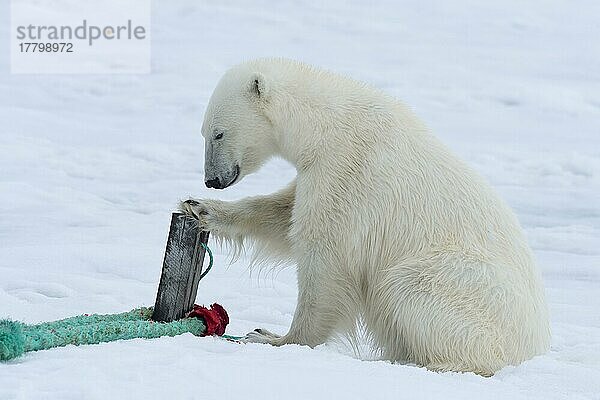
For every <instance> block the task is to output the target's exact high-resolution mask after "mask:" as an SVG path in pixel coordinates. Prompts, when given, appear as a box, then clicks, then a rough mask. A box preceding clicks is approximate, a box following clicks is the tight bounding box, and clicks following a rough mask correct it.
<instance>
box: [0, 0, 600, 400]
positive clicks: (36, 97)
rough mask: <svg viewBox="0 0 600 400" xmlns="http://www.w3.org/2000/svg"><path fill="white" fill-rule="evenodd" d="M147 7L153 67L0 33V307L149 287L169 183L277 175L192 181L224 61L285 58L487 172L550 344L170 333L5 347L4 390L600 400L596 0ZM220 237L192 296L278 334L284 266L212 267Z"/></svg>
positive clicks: (285, 177)
mask: <svg viewBox="0 0 600 400" xmlns="http://www.w3.org/2000/svg"><path fill="white" fill-rule="evenodd" d="M209 3H210V4H209ZM8 6H9V5H8V1H6V0H4V1H2V2H1V3H0V35H1V36H2V37H7V35H8V26H9V20H8V15H9V12H8V11H9V7H8ZM152 18H153V19H152V23H153V26H152V40H153V44H152V70H153V72H152V74H149V75H83V76H74V75H73V76H70V75H46V76H45V75H11V74H10V73H9V60H8V57H6V55H7V54H8V48H7V46H8V40H3V41H1V42H0V55H1V56H0V120H1V121H2V124H1V125H0V276H1V278H0V317H11V318H14V319H19V320H24V321H26V322H37V321H44V320H53V319H57V318H63V317H67V316H72V315H77V314H81V313H86V312H87V313H89V312H96V313H110V312H119V311H125V310H129V309H132V308H134V307H136V306H139V305H149V304H152V303H153V301H154V296H155V294H156V287H157V284H158V278H159V275H160V268H161V262H162V256H163V251H164V245H165V239H166V234H167V229H168V225H169V218H170V217H169V214H170V212H171V210H173V208H174V206H175V204H176V203H177V201H178V200H179V199H182V198H186V197H187V196H188V195H193V196H196V197H219V198H222V199H237V198H240V197H243V196H246V195H250V194H257V193H267V192H272V191H274V190H276V189H278V188H280V187H282V186H283V185H285V183H286V182H288V181H289V180H291V179H292V177H293V176H294V170H293V168H291V167H290V166H289V165H287V164H285V163H284V162H282V161H274V162H272V163H270V164H269V165H268V166H266V167H265V168H264V169H262V170H261V171H260V173H257V174H255V175H253V176H249V177H247V178H246V179H245V180H244V181H243V182H241V183H240V184H238V185H236V186H235V187H233V188H231V189H229V190H226V191H224V192H215V191H209V190H207V189H206V188H205V187H204V185H203V171H202V165H203V159H202V158H203V143H202V138H201V136H200V132H199V128H200V125H201V120H202V114H203V110H204V107H205V106H206V103H207V101H208V98H209V96H210V93H211V91H212V89H213V87H214V86H215V84H216V82H217V80H218V78H219V77H220V75H221V74H222V73H223V72H224V71H225V70H226V69H227V68H228V67H229V66H231V65H233V64H235V63H237V62H239V61H241V60H244V59H247V58H252V57H257V56H287V57H291V58H296V59H300V60H303V61H306V62H310V63H314V64H317V65H320V66H323V67H327V68H330V69H333V70H335V71H338V72H342V73H347V74H350V75H352V76H354V77H355V78H358V79H361V80H365V81H367V82H370V83H372V84H373V85H375V86H378V87H380V88H382V89H384V90H386V91H388V92H390V93H392V94H394V95H396V96H397V97H399V98H401V99H402V100H403V101H405V102H406V103H407V104H409V105H411V107H413V108H414V110H415V111H416V113H417V114H418V115H420V116H421V118H422V119H423V120H424V121H426V123H427V124H428V125H429V126H430V127H431V129H432V130H433V131H434V132H435V133H436V134H437V135H438V136H439V137H440V138H441V139H442V140H443V141H444V142H445V143H447V144H448V145H449V146H450V147H451V148H453V149H454V150H455V151H456V152H457V153H458V154H459V155H461V156H462V157H463V158H465V159H467V160H468V161H469V162H470V163H471V164H472V165H474V166H475V167H476V168H477V169H478V170H479V171H480V172H481V173H482V174H483V175H484V176H486V177H487V178H488V179H489V180H490V181H491V183H492V184H493V186H494V187H495V188H496V189H497V190H498V191H499V192H500V193H501V194H502V196H503V197H504V198H506V199H507V200H508V202H509V203H510V204H511V205H512V206H513V207H514V209H515V210H516V212H517V214H518V216H519V218H520V220H521V222H522V224H523V226H524V228H525V230H526V232H527V235H528V237H529V240H530V242H531V245H532V247H533V248H534V250H535V253H536V256H537V258H538V260H539V264H540V266H541V268H542V271H543V277H544V283H545V286H546V291H547V296H548V301H549V306H550V310H551V317H552V327H553V341H552V348H551V350H550V352H549V353H548V354H546V355H543V356H540V357H536V358H535V359H533V360H531V361H528V362H525V363H524V364H522V365H520V366H518V367H508V368H505V369H504V370H502V371H500V372H499V373H498V374H496V375H495V376H494V377H492V378H482V377H479V376H476V375H473V374H458V373H444V374H438V373H432V372H428V371H426V370H424V369H422V368H417V367H414V366H402V365H393V364H390V363H388V362H383V361H361V360H358V359H356V358H354V357H353V356H352V355H351V354H350V353H349V352H348V351H347V350H346V349H345V348H344V347H342V346H340V345H337V344H329V345H324V346H320V347H318V348H316V349H314V350H311V349H309V348H307V347H301V346H284V347H282V348H273V347H270V346H265V345H258V344H249V345H240V344H235V343H230V342H227V341H224V340H220V339H215V338H196V337H193V336H191V335H183V336H180V337H176V338H161V339H157V340H148V341H145V340H132V341H127V342H117V343H110V344H101V345H96V346H84V347H73V346H70V347H66V348H60V349H56V350H50V351H43V352H37V353H29V354H27V355H26V356H24V357H22V358H19V359H17V360H14V361H12V362H8V363H4V364H0V399H61V400H65V399H102V400H104V399H155V398H156V399H159V398H172V399H218V398H221V399H236V398H250V399H252V398H263V399H271V398H272V399H303V400H306V399H316V398H339V399H367V398H375V399H388V398H389V399H391V398H394V399H398V398H425V399H431V398H443V399H454V398H456V399H458V398H475V399H504V398H506V399H509V398H510V399H521V398H522V399H538V398H539V399H563V398H569V399H599V398H600V379H599V377H600V291H599V289H600V287H599V284H598V283H599V281H600V239H599V237H600V149H599V145H600V40H599V38H600V24H598V21H599V20H600V3H599V2H597V1H572V2H566V1H550V0H549V1H537V0H535V1H527V2H523V1H518V0H506V1H501V2H481V1H475V0H468V1H460V2H435V4H433V3H431V4H430V3H428V2H424V1H420V0H411V1H404V2H394V1H391V0H390V1H382V2H376V3H373V2H367V1H356V2H346V1H342V0H334V1H328V2H308V1H284V0H282V1H277V2H275V1H266V0H263V1H258V2H254V3H253V4H252V5H250V4H249V3H247V2H243V1H239V2H197V1H194V0H185V1H184V0H181V1H177V2H166V1H162V2H158V1H156V2H154V3H153V17H152ZM215 253H216V266H215V268H214V269H213V271H212V272H211V273H210V274H209V275H208V276H207V278H206V279H205V280H204V281H202V283H201V285H200V289H199V294H198V298H197V302H199V303H204V304H210V303H212V302H214V301H218V302H220V303H221V304H223V305H224V306H225V307H226V308H227V310H228V311H229V313H230V315H231V319H232V322H231V325H230V327H229V330H228V332H229V333H232V334H243V333H245V332H247V331H249V330H252V329H254V328H256V327H265V328H267V329H270V330H273V331H276V332H280V333H284V332H285V331H286V330H287V328H288V327H289V324H290V322H291V319H292V314H293V311H294V306H295V300H296V283H295V276H294V272H293V269H287V270H284V271H282V272H280V273H278V274H265V273H263V274H259V273H253V274H250V272H249V271H248V259H247V258H242V259H241V260H240V261H238V262H237V263H235V264H233V265H232V266H230V267H228V266H227V250H226V249H219V248H215Z"/></svg>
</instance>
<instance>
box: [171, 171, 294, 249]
mask: <svg viewBox="0 0 600 400" xmlns="http://www.w3.org/2000/svg"><path fill="white" fill-rule="evenodd" d="M295 193H296V183H295V181H294V182H292V183H291V184H290V185H289V186H287V187H286V188H284V189H283V190H281V191H279V192H276V193H273V194H270V195H266V196H254V197H247V198H245V199H242V200H238V201H232V202H227V201H221V200H194V199H189V200H186V201H183V202H181V204H180V205H179V209H180V210H181V211H182V212H184V213H185V214H187V215H189V216H191V217H193V218H195V219H196V220H197V221H198V225H199V227H200V228H201V229H204V230H207V231H211V232H212V233H214V234H215V235H216V236H218V237H221V238H226V239H231V240H239V239H244V238H247V237H249V238H251V239H253V240H255V241H257V242H258V244H260V245H263V246H264V247H266V248H267V249H268V250H269V251H270V252H272V253H277V254H278V255H289V254H290V252H291V250H290V243H289V239H288V231H289V228H290V224H291V219H292V208H293V207H294V199H295Z"/></svg>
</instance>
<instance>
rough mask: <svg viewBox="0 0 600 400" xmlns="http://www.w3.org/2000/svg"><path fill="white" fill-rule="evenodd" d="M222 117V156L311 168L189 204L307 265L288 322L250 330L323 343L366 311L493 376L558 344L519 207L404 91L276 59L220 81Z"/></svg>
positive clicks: (387, 328)
mask: <svg viewBox="0 0 600 400" xmlns="http://www.w3.org/2000/svg"><path fill="white" fill-rule="evenodd" d="M217 129H221V130H223V131H224V132H225V138H224V139H222V140H223V142H222V145H221V146H222V148H223V150H222V151H221V152H220V154H215V155H213V156H214V157H216V158H218V160H217V161H218V162H217V163H216V164H219V163H220V164H224V165H226V167H225V168H226V169H227V168H231V166H232V165H234V164H235V163H239V164H240V167H241V172H242V175H246V174H248V173H251V172H254V171H255V170H256V169H258V168H259V167H260V165H262V164H263V163H264V161H265V160H267V159H268V158H269V157H271V156H274V155H278V156H281V157H283V158H284V159H286V160H288V161H289V162H290V163H292V164H293V165H294V166H295V167H296V170H297V178H296V180H295V181H294V182H292V183H291V184H290V185H289V186H288V187H287V188H286V189H284V190H282V191H280V192H277V193H274V194H271V195H267V196H258V197H251V198H247V199H243V200H240V201H236V202H222V201H218V200H198V203H197V204H195V203H185V202H184V203H182V206H181V207H182V209H183V210H184V211H186V212H188V213H191V214H194V215H195V216H196V217H197V218H199V222H200V224H201V225H203V226H204V227H205V228H206V229H210V230H211V231H213V232H214V233H215V234H216V235H218V236H220V237H222V238H225V239H231V240H234V241H238V242H240V241H242V240H244V239H250V240H252V241H253V243H255V245H256V246H257V248H258V249H259V251H262V252H263V254H265V253H266V254H268V255H270V256H271V257H272V258H274V259H276V260H277V259H280V260H284V259H291V260H293V262H294V263H295V264H296V265H297V271H298V304H297V308H296V312H295V315H294V319H293V322H292V325H291V328H290V330H289V332H288V333H287V334H285V335H284V336H281V337H279V336H277V335H273V334H271V333H269V332H266V331H262V333H261V332H251V333H250V334H249V336H248V337H247V340H248V341H256V342H266V343H271V344H274V345H283V344H287V343H298V344H307V345H309V346H316V345H319V344H321V343H323V342H325V341H326V340H327V339H328V338H330V337H331V336H332V335H333V334H334V333H337V332H339V331H344V330H348V329H352V328H353V327H354V326H355V324H356V321H357V320H358V319H361V320H362V321H363V322H364V324H365V327H366V329H367V331H368V332H369V334H370V335H371V337H372V339H373V341H374V343H375V345H376V346H377V347H378V348H379V349H380V351H381V354H382V355H383V356H384V358H386V359H389V360H393V361H398V362H403V363H415V364H417V365H421V366H425V367H427V368H429V369H431V370H436V371H472V372H475V373H478V374H482V375H492V374H493V373H494V372H496V371H498V370H499V369H500V368H502V367H504V366H506V365H511V364H512V365H516V364H519V363H521V362H522V361H524V360H527V359H529V358H531V357H533V356H535V355H538V354H541V353H544V352H545V351H546V350H548V347H549V343H550V328H549V322H548V315H547V310H546V304H545V300H544V291H543V287H542V283H541V278H540V274H539V271H538V268H537V267H536V264H535V261H534V259H533V257H532V253H531V250H530V249H529V247H528V245H527V243H526V240H525V238H524V236H523V233H522V231H521V228H520V226H519V223H518V221H517V219H516V218H515V216H514V214H513V213H512V211H511V210H510V209H509V207H508V206H507V205H506V204H505V203H504V202H503V201H502V200H501V199H500V198H499V197H498V196H497V195H496V194H495V193H494V191H493V190H492V189H491V188H490V186H489V185H488V184H487V183H486V182H485V181H484V180H483V179H482V178H481V177H480V176H479V175H478V174H477V173H475V172H474V171H472V170H471V169H470V168H469V167H468V166H467V165H465V164H464V163H463V162H462V161H460V160H459V159H457V158H456V157H455V156H454V155H452V154H451V153H450V151H448V149H447V148H446V147H445V146H443V145H442V144H441V143H440V142H439V141H438V140H437V139H436V138H434V137H433V136H432V135H431V134H430V133H429V132H428V131H427V129H426V128H425V127H424V126H423V124H422V123H421V122H419V120H418V119H417V118H416V117H415V116H414V115H413V114H412V113H411V112H410V111H409V110H408V109H407V108H406V107H405V106H404V105H402V104H401V103H400V102H398V101H397V100H395V99H394V98H392V97H390V96H387V95H385V94H383V93H381V92H380V91H378V90H375V89H373V88H371V87H369V86H367V85H364V84H361V83H359V82H356V81H354V80H351V79H348V78H345V77H342V76H339V75H336V74H333V73H331V72H327V71H323V70H320V69H317V68H314V67H311V66H308V65H304V64H301V63H298V62H294V61H290V60H284V59H261V60H255V61H251V62H247V63H244V64H241V65H238V66H236V67H234V68H233V69H231V70H230V71H228V72H227V73H226V74H225V76H224V77H223V78H222V80H221V81H220V82H219V84H218V86H217V88H216V89H215V91H214V93H213V95H212V98H211V100H210V104H209V106H208V109H207V113H206V117H205V121H204V126H203V135H204V136H205V137H206V141H207V142H210V141H212V140H214V139H213V137H212V135H213V133H214V132H215V130H217ZM212 172H214V171H212ZM206 173H207V174H208V173H209V171H206ZM240 179H241V177H240ZM238 181H239V179H238Z"/></svg>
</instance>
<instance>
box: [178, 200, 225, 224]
mask: <svg viewBox="0 0 600 400" xmlns="http://www.w3.org/2000/svg"><path fill="white" fill-rule="evenodd" d="M221 203H222V202H221V201H219V200H194V199H189V200H186V201H182V202H181V203H179V210H180V211H181V212H182V213H184V214H186V215H188V216H190V217H192V218H194V219H195V220H197V221H198V227H199V228H200V229H202V230H205V231H222V230H223V228H224V223H225V221H224V220H225V218H224V216H225V214H226V213H225V212H223V205H222V204H221Z"/></svg>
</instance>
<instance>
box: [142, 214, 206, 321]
mask: <svg viewBox="0 0 600 400" xmlns="http://www.w3.org/2000/svg"><path fill="white" fill-rule="evenodd" d="M207 242H208V232H206V231H198V229H197V227H196V222H195V221H194V220H192V219H191V218H190V217H187V216H185V215H184V214H182V213H173V215H172V217H171V227H170V229H169V238H168V239H167V248H166V250H165V258H164V261H163V267H162V274H161V276H160V284H159V285H158V293H157V294H156V302H155V304H154V312H153V314H152V319H153V320H154V321H161V322H171V321H174V320H178V319H181V318H183V317H184V316H185V314H187V313H188V312H190V311H191V310H192V307H193V306H194V301H195V300H196V292H197V291H198V282H199V281H200V275H201V274H202V263H203V262H204V254H205V250H204V247H202V245H201V244H200V243H204V244H206V243H207Z"/></svg>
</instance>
